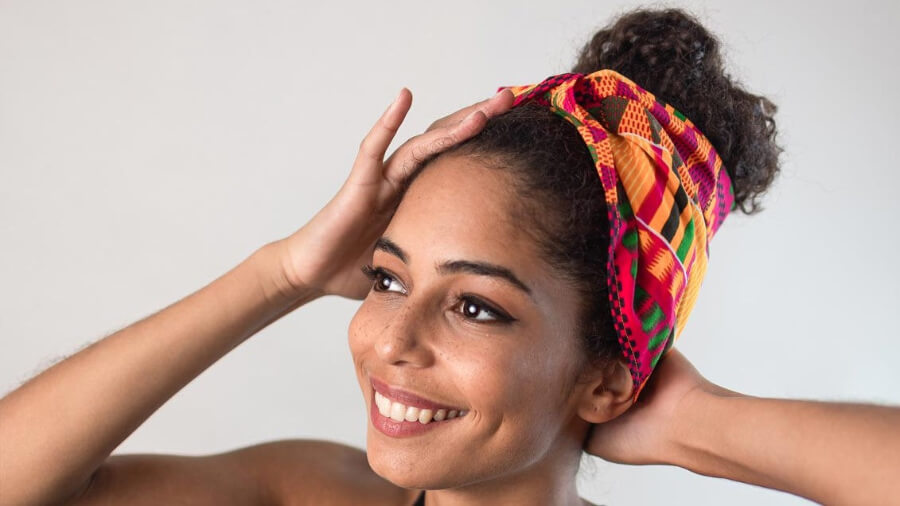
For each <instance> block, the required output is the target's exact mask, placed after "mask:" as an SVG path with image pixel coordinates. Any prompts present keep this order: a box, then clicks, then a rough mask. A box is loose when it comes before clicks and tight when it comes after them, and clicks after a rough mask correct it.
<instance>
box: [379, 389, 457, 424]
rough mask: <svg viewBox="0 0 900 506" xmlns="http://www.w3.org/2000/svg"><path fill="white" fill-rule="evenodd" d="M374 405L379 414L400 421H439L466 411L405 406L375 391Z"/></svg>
mask: <svg viewBox="0 0 900 506" xmlns="http://www.w3.org/2000/svg"><path fill="white" fill-rule="evenodd" d="M375 406H376V407H377V408H378V412H379V413H381V416H385V417H389V418H390V419H391V420H394V421H397V422H402V421H407V422H416V421H418V422H419V423H422V424H427V423H431V422H432V421H435V422H440V421H443V420H450V419H451V418H456V417H458V416H463V415H465V414H466V413H468V411H465V410H459V411H457V410H455V409H451V410H449V412H448V410H446V409H439V410H437V411H434V410H431V409H424V408H417V407H414V406H406V405H405V404H401V403H399V402H393V401H391V400H390V399H388V398H387V397H385V396H383V395H381V394H380V393H378V392H375Z"/></svg>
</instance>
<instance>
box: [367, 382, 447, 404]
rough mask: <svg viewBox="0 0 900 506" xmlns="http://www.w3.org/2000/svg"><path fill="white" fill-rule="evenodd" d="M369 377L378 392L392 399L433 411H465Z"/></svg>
mask: <svg viewBox="0 0 900 506" xmlns="http://www.w3.org/2000/svg"><path fill="white" fill-rule="evenodd" d="M369 379H370V380H371V381H372V388H373V389H375V391H376V392H378V393H379V394H381V395H383V396H385V397H387V398H388V399H390V400H392V401H397V402H399V403H401V404H405V405H407V406H413V407H416V408H419V409H430V410H432V411H437V410H439V409H445V410H447V411H451V410H457V411H463V409H462V408H460V407H457V406H451V405H449V404H442V403H439V402H435V401H432V400H429V399H426V398H424V397H420V396H418V395H416V394H413V393H412V392H407V391H406V390H401V389H399V388H397V387H392V386H390V385H388V384H387V383H385V382H383V381H381V380H379V379H377V378H375V377H374V376H369Z"/></svg>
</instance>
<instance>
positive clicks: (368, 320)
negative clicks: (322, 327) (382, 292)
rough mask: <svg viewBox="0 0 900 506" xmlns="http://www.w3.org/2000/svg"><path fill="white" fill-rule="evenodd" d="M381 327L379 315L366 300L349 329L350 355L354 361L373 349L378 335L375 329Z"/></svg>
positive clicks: (351, 321) (354, 316)
mask: <svg viewBox="0 0 900 506" xmlns="http://www.w3.org/2000/svg"><path fill="white" fill-rule="evenodd" d="M381 326H382V325H380V324H379V321H378V313H377V312H376V311H373V310H372V304H371V303H370V302H368V299H366V300H364V301H363V303H362V304H361V305H360V306H359V309H357V310H356V313H355V314H354V315H353V318H352V319H351V320H350V326H349V327H348V329H347V338H348V344H349V345H350V353H351V354H352V355H353V357H354V359H356V358H357V357H358V356H360V355H361V354H363V353H364V352H365V351H366V350H369V349H372V346H373V343H374V338H375V335H376V333H375V331H374V329H376V328H381Z"/></svg>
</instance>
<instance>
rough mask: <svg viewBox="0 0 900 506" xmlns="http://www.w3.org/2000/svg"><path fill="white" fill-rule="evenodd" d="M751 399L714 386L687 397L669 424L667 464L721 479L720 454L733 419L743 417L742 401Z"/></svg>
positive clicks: (700, 386)
mask: <svg viewBox="0 0 900 506" xmlns="http://www.w3.org/2000/svg"><path fill="white" fill-rule="evenodd" d="M749 397H750V396H747V395H744V394H741V393H738V392H735V391H733V390H728V389H727V388H724V387H720V386H718V385H715V384H713V383H711V382H710V383H708V384H704V385H699V386H697V387H696V388H694V389H692V390H691V391H689V392H688V393H687V394H685V396H684V399H683V401H682V402H681V403H680V407H679V409H678V412H677V413H676V416H675V418H674V420H673V422H672V423H671V424H670V426H669V427H670V430H669V438H668V444H667V445H666V452H665V454H666V461H667V462H668V463H669V464H672V465H675V466H678V467H681V468H684V469H687V470H689V471H693V472H695V473H698V474H702V475H705V476H721V472H720V469H721V467H722V466H723V464H724V462H723V461H722V458H721V456H720V455H718V453H719V450H721V449H722V447H723V445H724V444H727V439H728V437H729V435H728V428H729V426H730V423H731V422H730V420H731V417H732V416H740V413H738V412H737V411H739V409H740V406H739V403H740V400H741V399H744V398H749Z"/></svg>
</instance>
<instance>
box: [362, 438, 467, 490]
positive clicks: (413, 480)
mask: <svg viewBox="0 0 900 506" xmlns="http://www.w3.org/2000/svg"><path fill="white" fill-rule="evenodd" d="M366 457H367V458H368V461H369V467H371V468H372V470H373V471H375V474H377V475H378V476H381V477H382V478H384V479H385V480H387V481H389V482H391V483H393V484H394V485H396V486H398V487H401V488H406V489H415V490H437V489H444V488H453V487H456V486H459V483H456V482H455V481H454V480H453V477H452V476H450V475H448V473H447V471H448V468H447V467H446V466H443V465H438V466H435V465H421V462H420V459H417V458H416V457H415V456H412V455H406V454H404V453H403V452H400V451H391V450H389V449H386V448H384V447H383V446H380V445H379V446H376V447H373V445H372V444H371V443H369V445H368V446H367V451H366Z"/></svg>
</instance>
